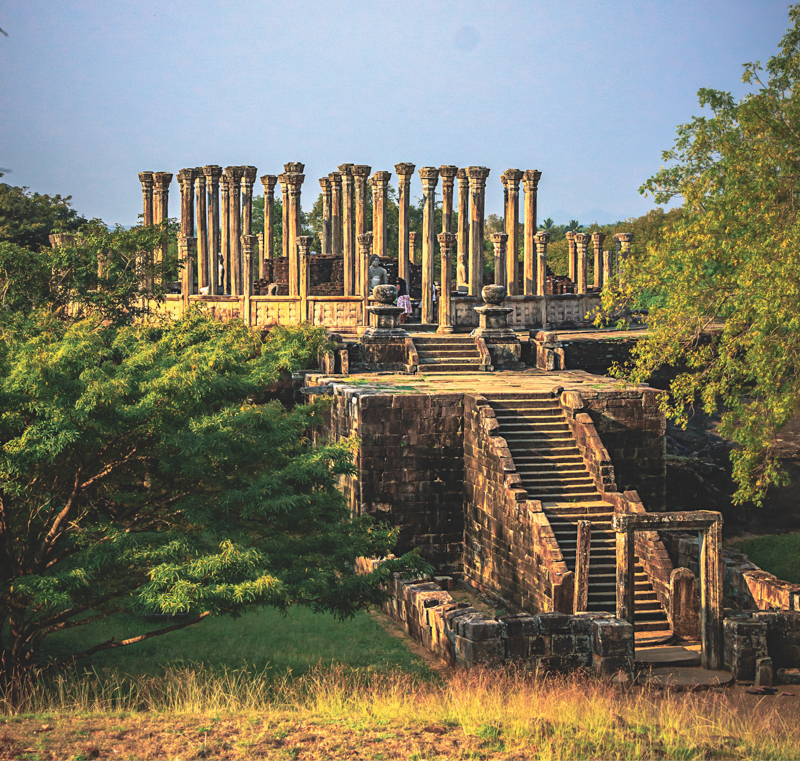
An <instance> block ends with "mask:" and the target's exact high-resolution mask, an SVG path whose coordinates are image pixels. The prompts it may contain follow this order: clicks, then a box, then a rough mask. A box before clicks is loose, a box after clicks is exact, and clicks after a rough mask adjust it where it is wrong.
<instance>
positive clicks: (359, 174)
mask: <svg viewBox="0 0 800 761" xmlns="http://www.w3.org/2000/svg"><path fill="white" fill-rule="evenodd" d="M371 171H372V167H371V166H367V165H366V164H354V165H353V177H355V178H356V180H357V181H361V182H366V179H367V177H369V173H370V172H371Z"/></svg>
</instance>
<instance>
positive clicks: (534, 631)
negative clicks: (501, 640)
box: [499, 614, 539, 638]
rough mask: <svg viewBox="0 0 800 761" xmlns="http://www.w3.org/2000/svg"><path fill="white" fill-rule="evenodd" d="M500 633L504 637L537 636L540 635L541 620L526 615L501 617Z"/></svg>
mask: <svg viewBox="0 0 800 761" xmlns="http://www.w3.org/2000/svg"><path fill="white" fill-rule="evenodd" d="M499 621H500V631H501V636H503V637H509V638H511V637H523V636H528V637H531V636H534V637H535V636H537V635H538V634H539V620H538V618H537V617H536V616H527V615H524V614H521V615H513V616H501V617H500V619H499Z"/></svg>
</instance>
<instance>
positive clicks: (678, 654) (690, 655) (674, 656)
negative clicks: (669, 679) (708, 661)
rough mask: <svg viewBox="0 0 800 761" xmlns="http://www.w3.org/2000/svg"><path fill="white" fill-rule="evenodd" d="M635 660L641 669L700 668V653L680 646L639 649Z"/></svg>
mask: <svg viewBox="0 0 800 761" xmlns="http://www.w3.org/2000/svg"><path fill="white" fill-rule="evenodd" d="M634 660H635V661H636V665H637V666H639V667H641V668H649V667H655V668H660V667H673V668H674V667H678V666H699V665H700V653H698V652H697V651H695V650H689V649H687V648H685V647H679V646H678V647H676V646H666V647H637V648H636V655H635V656H634Z"/></svg>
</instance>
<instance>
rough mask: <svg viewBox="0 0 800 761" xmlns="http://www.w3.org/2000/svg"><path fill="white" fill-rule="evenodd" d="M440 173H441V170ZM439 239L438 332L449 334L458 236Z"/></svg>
mask: <svg viewBox="0 0 800 761" xmlns="http://www.w3.org/2000/svg"><path fill="white" fill-rule="evenodd" d="M439 171H441V168H440V170H439ZM451 186H452V181H451ZM451 189H452V187H451ZM437 238H438V240H439V251H440V254H441V264H442V296H441V298H440V299H439V327H438V329H437V330H436V332H437V333H439V334H447V333H452V332H453V321H452V319H451V316H450V292H451V291H452V290H453V269H452V259H453V247H454V246H455V244H456V236H455V235H454V234H453V233H451V232H447V231H445V232H443V233H439V235H438V236H437Z"/></svg>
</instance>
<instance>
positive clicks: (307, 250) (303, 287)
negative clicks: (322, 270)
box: [297, 235, 314, 322]
mask: <svg viewBox="0 0 800 761" xmlns="http://www.w3.org/2000/svg"><path fill="white" fill-rule="evenodd" d="M313 242H314V236H313V235H298V236H297V249H298V259H299V277H298V283H299V286H300V320H301V322H306V321H308V319H309V316H308V296H309V294H310V293H311V273H310V271H309V257H310V254H311V244H312V243H313Z"/></svg>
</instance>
